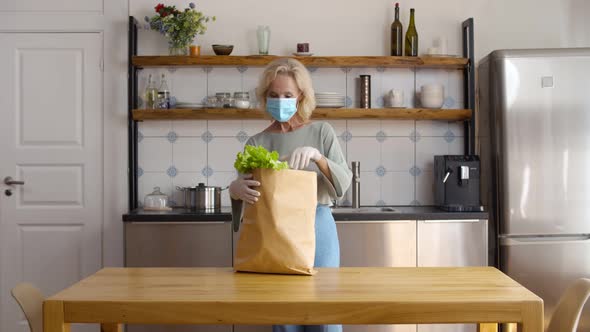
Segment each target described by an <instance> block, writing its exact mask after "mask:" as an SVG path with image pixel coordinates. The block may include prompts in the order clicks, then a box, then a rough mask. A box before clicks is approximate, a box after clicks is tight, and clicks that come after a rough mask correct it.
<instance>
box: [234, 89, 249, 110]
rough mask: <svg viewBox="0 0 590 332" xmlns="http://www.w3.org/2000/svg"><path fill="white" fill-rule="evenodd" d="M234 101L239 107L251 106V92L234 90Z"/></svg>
mask: <svg viewBox="0 0 590 332" xmlns="http://www.w3.org/2000/svg"><path fill="white" fill-rule="evenodd" d="M234 103H235V107H237V108H242V109H244V108H250V93H248V92H234Z"/></svg>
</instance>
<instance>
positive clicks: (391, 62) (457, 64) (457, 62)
mask: <svg viewBox="0 0 590 332" xmlns="http://www.w3.org/2000/svg"><path fill="white" fill-rule="evenodd" d="M278 58H281V57H280V56H274V55H247V56H237V55H236V56H233V55H202V56H134V57H133V59H132V62H133V65H135V66H137V67H169V66H259V67H262V66H266V65H267V64H268V63H269V62H271V61H272V60H275V59H278ZM292 58H295V59H297V60H299V61H301V62H302V63H303V64H304V65H305V66H308V67H398V68H408V67H424V68H447V69H463V68H465V67H466V66H467V64H468V62H469V60H468V59H466V58H456V57H429V56H424V57H405V56H400V57H394V56H308V57H292Z"/></svg>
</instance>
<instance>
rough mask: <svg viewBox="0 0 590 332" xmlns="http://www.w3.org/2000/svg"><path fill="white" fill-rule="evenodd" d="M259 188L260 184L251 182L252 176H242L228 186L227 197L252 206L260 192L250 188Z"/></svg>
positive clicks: (254, 181)
mask: <svg viewBox="0 0 590 332" xmlns="http://www.w3.org/2000/svg"><path fill="white" fill-rule="evenodd" d="M259 186H260V182H258V181H256V180H252V174H244V175H242V176H241V177H239V178H237V179H235V180H234V181H232V183H231V184H230V185H229V195H230V196H231V198H233V199H241V200H242V201H244V202H246V203H250V204H254V203H256V202H257V201H258V197H259V196H260V192H258V191H256V190H254V189H252V188H251V187H259Z"/></svg>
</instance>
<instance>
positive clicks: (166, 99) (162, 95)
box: [156, 91, 170, 109]
mask: <svg viewBox="0 0 590 332" xmlns="http://www.w3.org/2000/svg"><path fill="white" fill-rule="evenodd" d="M156 106H157V107H156V108H159V109H168V108H170V93H168V92H166V91H159V92H158V100H157V102H156Z"/></svg>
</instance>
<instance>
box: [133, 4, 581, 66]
mask: <svg viewBox="0 0 590 332" xmlns="http://www.w3.org/2000/svg"><path fill="white" fill-rule="evenodd" d="M188 1H189V0H187V2H184V1H179V0H174V1H168V2H166V4H168V3H171V4H175V5H177V6H178V7H183V8H184V7H186V5H187V4H188ZM393 2H395V1H394V0H367V1H359V0H322V1H317V0H298V1H291V2H284V1H277V0H225V1H219V0H216V1H214V0H201V1H196V3H197V8H198V9H199V10H202V11H203V12H204V13H205V14H208V15H216V16H217V22H214V23H212V24H210V26H209V31H208V32H207V33H206V34H205V35H203V36H201V37H200V42H199V43H200V44H202V45H203V47H204V51H205V53H212V51H211V47H210V45H211V44H233V45H235V48H234V54H235V55H246V54H254V53H256V52H257V47H256V37H255V29H256V26H257V25H259V24H266V25H270V27H271V29H272V36H271V52H272V53H273V54H279V55H287V54H290V53H291V52H292V51H293V50H294V47H295V44H296V43H297V42H303V41H307V42H309V43H310V44H311V51H312V52H314V53H315V54H316V55H387V54H388V49H389V42H388V38H389V30H388V29H389V25H390V24H391V21H392V19H393V6H392V3H393ZM156 4H157V2H156V1H152V0H130V13H131V14H132V15H135V16H136V17H137V18H138V19H141V20H143V17H144V16H145V15H152V13H153V7H154V6H155V5H156ZM400 5H401V9H402V11H401V16H402V17H401V19H402V23H403V24H404V28H406V27H407V21H408V20H409V8H410V7H415V8H416V25H417V29H418V34H419V37H420V50H421V51H426V49H427V47H428V46H430V45H431V44H432V40H433V39H434V38H435V37H436V36H438V35H445V36H447V38H448V39H449V51H452V52H454V53H457V54H460V52H461V28H460V26H461V25H460V24H461V22H462V21H463V20H465V19H466V18H468V17H473V18H474V20H475V47H476V55H477V58H478V59H479V58H481V57H482V56H485V55H486V54H488V53H489V52H490V51H492V50H494V49H501V48H536V47H542V48H547V47H572V46H590V37H589V34H590V24H589V23H588V21H587V19H586V17H585V16H586V15H587V14H588V13H589V12H590V1H588V0H559V1H554V0H447V1H440V0H421V1H418V0H410V1H401V2H400ZM584 14H586V15H584ZM143 35H144V36H143V37H145V38H143V39H142V40H141V43H140V52H142V53H144V54H157V53H161V52H162V51H163V50H165V46H166V45H165V42H164V40H163V37H161V36H159V35H158V34H157V33H155V32H152V33H151V36H146V34H143Z"/></svg>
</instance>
